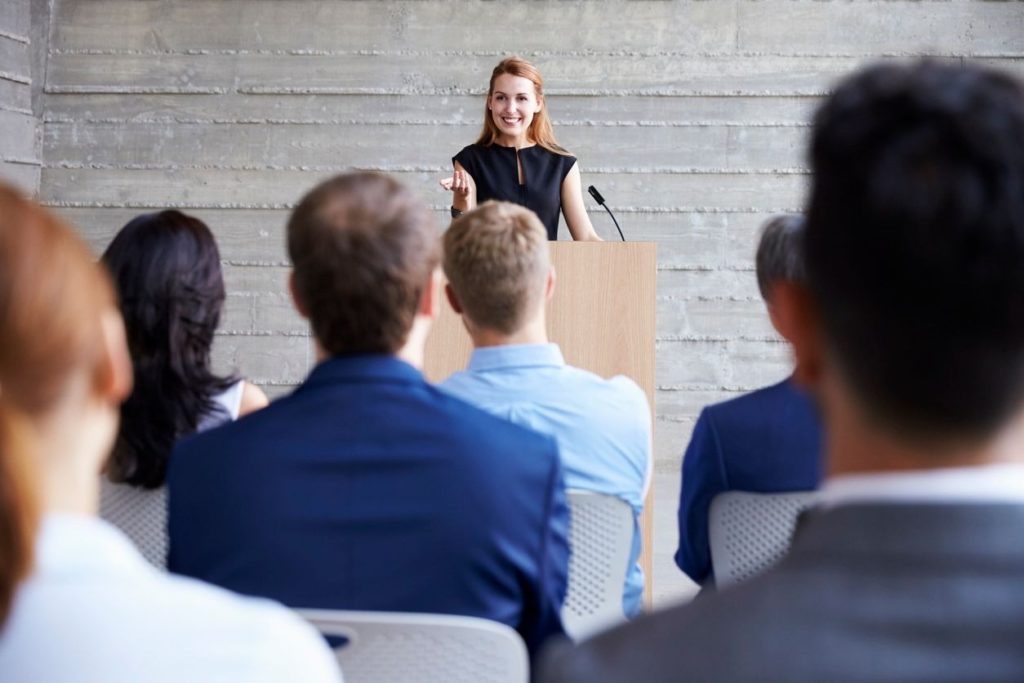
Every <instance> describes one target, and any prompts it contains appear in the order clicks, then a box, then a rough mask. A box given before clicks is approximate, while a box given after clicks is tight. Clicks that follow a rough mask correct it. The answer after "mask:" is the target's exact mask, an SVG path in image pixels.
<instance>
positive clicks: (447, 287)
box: [444, 282, 462, 315]
mask: <svg viewBox="0 0 1024 683" xmlns="http://www.w3.org/2000/svg"><path fill="white" fill-rule="evenodd" d="M444 295H445V297H446V298H447V299H448V303H449V304H451V307H452V310H453V311H455V312H456V313H458V314H459V315H462V302H461V301H459V295H458V294H456V293H455V290H454V289H453V288H452V285H451V283H450V282H446V283H444Z"/></svg>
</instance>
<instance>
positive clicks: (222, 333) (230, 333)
mask: <svg viewBox="0 0 1024 683" xmlns="http://www.w3.org/2000/svg"><path fill="white" fill-rule="evenodd" d="M215 336H217V337H286V338H289V339H292V338H299V337H309V336H310V334H309V332H308V331H299V330H292V331H274V330H217V332H216V333H215Z"/></svg>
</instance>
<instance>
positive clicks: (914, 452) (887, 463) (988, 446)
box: [826, 410, 1024, 478]
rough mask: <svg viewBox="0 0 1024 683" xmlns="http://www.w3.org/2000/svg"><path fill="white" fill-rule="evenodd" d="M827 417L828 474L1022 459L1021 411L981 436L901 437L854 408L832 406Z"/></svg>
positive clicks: (1023, 430) (1023, 427)
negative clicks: (984, 436)
mask: <svg viewBox="0 0 1024 683" xmlns="http://www.w3.org/2000/svg"><path fill="white" fill-rule="evenodd" d="M830 418H831V419H830V420H829V421H828V433H827V436H826V438H827V443H826V452H827V454H828V477H829V478H831V477H837V476H842V475H845V474H866V473H871V472H876V473H885V472H906V471H913V470H931V469H938V468H947V467H978V466H982V465H994V464H1006V463H1015V462H1016V463H1024V413H1021V414H1018V416H1017V417H1016V418H1014V419H1012V420H1010V421H1008V422H1007V423H1005V424H1004V425H1003V427H1002V429H1001V430H1000V431H999V432H997V433H996V434H994V435H992V436H990V437H989V438H986V439H960V440H956V439H948V438H941V437H936V438H935V439H934V440H930V439H924V438H918V439H914V438H911V437H905V436H901V435H897V434H894V433H893V431H892V430H891V429H887V428H881V427H878V426H877V425H875V424H872V423H871V422H870V421H869V420H868V419H866V418H863V417H861V416H860V413H859V411H855V410H854V411H850V410H841V411H833V415H831V416H830Z"/></svg>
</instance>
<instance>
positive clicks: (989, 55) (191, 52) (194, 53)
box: [50, 0, 1024, 60]
mask: <svg viewBox="0 0 1024 683" xmlns="http://www.w3.org/2000/svg"><path fill="white" fill-rule="evenodd" d="M890 1H891V0H890ZM519 54H521V55H522V56H524V57H535V58H541V57H542V58H546V59H557V58H559V57H572V58H586V59H601V58H622V57H627V58H639V59H650V58H655V59H657V58H666V57H667V58H673V57H680V58H684V59H685V58H697V59H700V58H703V59H737V58H739V59H744V58H746V59H757V58H765V57H768V58H783V59H785V58H791V59H812V60H813V59H858V58H861V57H878V58H882V59H885V58H900V57H917V56H921V55H922V54H923V53H922V52H921V51H920V50H883V51H878V52H851V51H847V52H801V51H780V50H629V49H620V50H525V51H521V52H520V53H519ZM928 54H929V56H932V57H937V58H949V59H955V58H958V57H972V58H979V59H999V58H1019V57H1024V52H1020V51H1016V50H1008V51H996V52H990V51H986V52H972V51H969V50H955V51H949V52H929V53H928ZM50 55H51V56H54V57H77V56H95V57H101V56H109V57H120V56H123V57H176V56H180V57H204V56H213V57H216V56H221V57H245V56H257V57H413V58H416V57H503V56H505V55H506V52H504V51H500V50H411V49H405V50H401V49H400V50H374V49H356V50H338V49H320V48H289V49H245V48H184V49H179V50H153V49H141V50H140V49H137V48H57V49H53V50H50Z"/></svg>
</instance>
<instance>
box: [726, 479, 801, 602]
mask: <svg viewBox="0 0 1024 683" xmlns="http://www.w3.org/2000/svg"><path fill="white" fill-rule="evenodd" d="M816 495H817V494H816V492H814V491H799V492H792V493H747V492H745V491H729V492H727V493H721V494H719V495H717V496H715V499H714V500H713V501H711V511H710V516H709V525H710V526H709V534H708V537H709V540H710V544H711V568H712V571H713V572H714V575H715V586H716V587H717V588H725V587H727V586H731V585H733V584H736V583H739V582H741V581H746V580H747V579H749V578H751V577H753V576H757V575H758V574H760V573H761V572H763V571H765V570H766V569H768V568H769V567H771V566H772V565H774V564H775V563H776V562H778V561H779V560H780V559H782V556H783V555H785V554H786V551H787V550H788V549H789V543H790V540H791V539H792V537H793V530H794V529H795V528H796V520H797V517H799V516H800V513H801V512H803V511H804V510H806V509H807V508H809V507H811V506H812V505H813V504H814V501H815V498H816Z"/></svg>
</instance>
